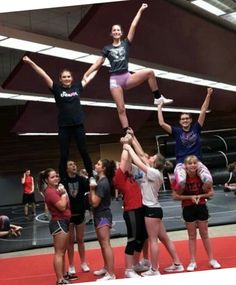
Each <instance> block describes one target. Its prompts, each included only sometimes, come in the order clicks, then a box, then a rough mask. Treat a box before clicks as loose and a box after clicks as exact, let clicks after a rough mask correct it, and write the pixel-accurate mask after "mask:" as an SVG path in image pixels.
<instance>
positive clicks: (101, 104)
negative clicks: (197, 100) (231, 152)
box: [0, 92, 209, 114]
mask: <svg viewBox="0 0 236 285" xmlns="http://www.w3.org/2000/svg"><path fill="white" fill-rule="evenodd" d="M0 98H3V99H14V100H24V101H36V102H47V103H55V100H54V98H53V97H46V96H33V95H29V94H17V93H5V92H0ZM81 105H83V106H90V107H104V108H114V109H115V108H116V104H115V103H113V102H108V101H94V100H83V99H82V100H81ZM125 108H126V109H127V110H140V111H157V106H153V105H138V104H125ZM163 111H164V112H187V113H193V114H199V113H200V110H199V109H186V108H174V107H163ZM208 112H209V111H208Z"/></svg>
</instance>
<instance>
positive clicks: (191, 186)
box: [177, 175, 206, 207]
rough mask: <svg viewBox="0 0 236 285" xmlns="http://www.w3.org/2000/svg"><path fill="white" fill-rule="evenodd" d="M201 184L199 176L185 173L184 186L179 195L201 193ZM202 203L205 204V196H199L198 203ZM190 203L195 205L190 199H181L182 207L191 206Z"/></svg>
mask: <svg viewBox="0 0 236 285" xmlns="http://www.w3.org/2000/svg"><path fill="white" fill-rule="evenodd" d="M202 185H203V183H202V181H201V179H200V177H199V176H195V177H189V176H188V175H187V178H186V186H185V189H184V191H183V193H182V194H181V195H185V196H188V195H189V196H192V195H200V194H203V193H204V192H203V190H202ZM177 192H178V191H177ZM203 204H206V200H205V198H200V200H199V203H198V205H203ZM191 205H196V204H195V203H193V202H192V200H191V199H188V200H182V207H186V206H191Z"/></svg>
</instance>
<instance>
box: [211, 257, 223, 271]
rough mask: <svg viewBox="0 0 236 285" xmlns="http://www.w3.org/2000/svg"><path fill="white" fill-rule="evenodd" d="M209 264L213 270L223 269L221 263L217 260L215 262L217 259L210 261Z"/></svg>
mask: <svg viewBox="0 0 236 285" xmlns="http://www.w3.org/2000/svg"><path fill="white" fill-rule="evenodd" d="M209 264H210V266H211V267H212V268H214V269H219V268H221V265H220V264H219V262H218V261H217V260H215V259H212V260H210V261H209Z"/></svg>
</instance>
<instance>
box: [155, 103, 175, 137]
mask: <svg viewBox="0 0 236 285" xmlns="http://www.w3.org/2000/svg"><path fill="white" fill-rule="evenodd" d="M162 106H163V103H161V104H159V105H158V109H157V118H158V123H159V125H160V126H161V127H162V129H163V130H165V131H166V132H167V133H168V134H171V133H172V128H171V126H170V125H169V124H167V123H166V122H165V121H164V117H163V113H162Z"/></svg>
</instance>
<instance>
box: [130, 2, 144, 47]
mask: <svg viewBox="0 0 236 285" xmlns="http://www.w3.org/2000/svg"><path fill="white" fill-rule="evenodd" d="M147 7H148V5H147V4H145V3H143V4H142V6H141V7H140V8H139V10H138V13H137V14H136V16H135V17H134V19H133V21H132V23H131V25H130V28H129V32H128V35H127V39H128V40H129V41H130V42H132V40H133V38H134V34H135V31H136V27H137V24H138V22H139V20H140V18H141V15H142V13H143V11H144V10H145V9H147Z"/></svg>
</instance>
